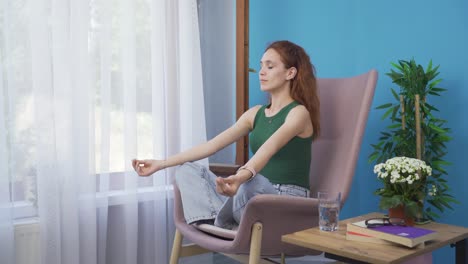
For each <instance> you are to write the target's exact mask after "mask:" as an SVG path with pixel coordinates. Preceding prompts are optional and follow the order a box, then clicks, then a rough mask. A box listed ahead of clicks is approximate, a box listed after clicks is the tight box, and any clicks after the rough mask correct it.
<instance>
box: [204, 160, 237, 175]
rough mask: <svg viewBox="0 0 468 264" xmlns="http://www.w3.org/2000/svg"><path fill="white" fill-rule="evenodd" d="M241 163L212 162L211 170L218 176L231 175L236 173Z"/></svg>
mask: <svg viewBox="0 0 468 264" xmlns="http://www.w3.org/2000/svg"><path fill="white" fill-rule="evenodd" d="M239 168H240V165H236V164H224V163H210V171H212V172H213V173H214V174H216V175H218V176H229V175H233V174H236V172H237V170H238V169H239Z"/></svg>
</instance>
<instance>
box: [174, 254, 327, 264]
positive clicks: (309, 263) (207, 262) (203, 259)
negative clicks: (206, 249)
mask: <svg viewBox="0 0 468 264" xmlns="http://www.w3.org/2000/svg"><path fill="white" fill-rule="evenodd" d="M277 261H278V262H279V260H277ZM239 263H240V262H238V261H235V260H233V259H231V258H228V257H226V256H224V255H222V254H218V253H207V254H202V255H198V256H193V257H186V258H181V259H180V261H179V264H239ZM331 263H336V262H335V261H333V260H329V259H326V258H324V257H323V256H307V257H302V258H291V259H286V264H331Z"/></svg>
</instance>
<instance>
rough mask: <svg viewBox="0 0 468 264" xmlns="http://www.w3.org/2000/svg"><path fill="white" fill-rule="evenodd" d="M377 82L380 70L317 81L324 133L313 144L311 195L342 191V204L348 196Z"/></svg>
mask: <svg viewBox="0 0 468 264" xmlns="http://www.w3.org/2000/svg"><path fill="white" fill-rule="evenodd" d="M376 82H377V71H376V70H371V71H369V72H367V73H365V74H362V75H358V76H355V77H350V78H334V79H326V78H325V79H323V78H322V79H320V78H319V79H318V80H317V87H318V94H319V98H320V121H321V133H320V136H319V137H318V138H317V139H316V140H314V142H313V143H312V161H311V173H310V185H311V197H317V192H318V191H341V194H342V204H343V203H344V202H345V200H346V199H347V197H348V193H349V190H350V187H351V183H352V179H353V176H354V173H355V169H356V164H357V159H358V157H359V150H360V148H361V142H362V138H363V136H364V130H365V126H366V122H367V117H368V114H369V111H370V107H371V104H372V98H373V96H374V90H375V86H376Z"/></svg>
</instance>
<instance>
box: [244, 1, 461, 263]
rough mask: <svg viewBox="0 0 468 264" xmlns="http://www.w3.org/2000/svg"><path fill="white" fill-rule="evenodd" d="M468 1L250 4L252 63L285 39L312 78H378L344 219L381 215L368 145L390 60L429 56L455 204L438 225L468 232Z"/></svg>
mask: <svg viewBox="0 0 468 264" xmlns="http://www.w3.org/2000/svg"><path fill="white" fill-rule="evenodd" d="M467 14H468V1H463V0H446V1H442V0H439V1H437V0H425V1H422V0H415V1H407V0H396V1H370V0H359V1H350V0H327V1H325V0H323V1H318V0H313V1H311V0H294V1H286V0H251V1H250V66H251V67H253V68H256V69H258V64H259V61H260V59H261V56H262V54H263V51H264V49H265V47H266V45H267V44H268V43H269V42H271V41H274V40H281V39H287V40H291V41H293V42H295V43H297V44H299V45H301V46H303V47H304V48H305V49H306V50H307V51H308V53H309V55H310V56H311V59H312V62H313V64H314V65H315V67H316V70H317V76H318V77H345V76H351V75H356V74H360V73H363V72H366V71H368V70H369V69H371V68H375V69H377V70H378V72H379V81H378V83H377V89H376V93H375V97H374V101H373V106H372V108H373V109H372V111H371V113H370V115H369V120H368V124H367V129H366V133H365V138H364V141H363V145H362V148H361V155H360V158H359V162H358V167H357V170H356V176H355V178H354V182H353V185H352V189H351V193H350V197H349V199H348V201H347V203H346V205H345V207H344V209H343V211H342V218H348V217H351V216H356V215H359V214H364V213H368V212H372V211H379V209H378V206H377V204H378V197H376V196H375V195H373V194H372V193H373V191H374V190H375V189H376V188H377V187H378V186H379V185H378V182H377V180H376V177H375V175H374V174H373V172H372V167H373V164H369V163H368V162H367V157H368V156H369V154H370V153H371V150H372V149H371V147H370V144H372V143H375V142H377V139H378V135H379V133H380V131H382V130H383V129H384V127H385V125H386V123H385V122H383V121H381V118H380V117H381V116H382V114H383V112H382V111H379V110H375V109H374V108H375V107H376V106H378V105H381V104H383V103H387V102H389V101H392V100H393V99H392V96H391V93H390V88H392V87H393V88H396V87H395V85H393V84H392V83H391V80H390V78H389V77H387V76H386V75H385V73H386V72H388V71H389V70H390V68H391V65H390V62H395V61H397V60H398V59H411V58H413V57H414V59H415V60H416V62H418V63H420V64H422V65H423V66H426V65H427V63H428V62H429V60H430V59H432V60H433V63H434V64H436V65H438V64H440V72H441V74H440V77H441V78H443V79H444V81H443V82H442V83H441V84H440V87H444V88H447V89H448V92H446V93H445V95H444V96H443V98H434V99H431V100H433V103H434V104H435V105H436V106H437V107H438V108H439V109H440V117H442V118H445V119H447V120H448V127H450V128H452V131H453V132H452V136H453V140H452V141H451V142H450V143H449V144H448V155H447V156H446V159H447V160H448V161H450V162H452V163H453V165H452V166H449V167H448V168H447V170H448V172H449V177H448V181H449V185H450V186H451V188H452V192H451V193H452V194H453V195H454V196H455V197H456V198H457V199H458V200H459V201H462V203H461V204H459V205H455V206H454V207H455V210H454V211H446V212H444V213H443V214H442V217H441V218H440V219H439V221H440V222H444V223H448V224H455V225H461V226H465V227H468V207H467V204H466V203H465V202H463V201H467V200H468V192H467V191H466V189H468V188H467V187H468V180H467V179H468V173H467V172H466V169H465V167H464V166H466V164H467V163H468V158H466V157H467V154H466V153H465V152H466V150H468V136H467V135H468V122H467V121H468V117H467V115H466V112H467V106H466V105H465V104H464V103H465V102H466V101H468V78H467V77H465V76H468V15H467ZM265 102H266V97H265V95H264V94H262V93H261V92H260V88H259V85H258V76H257V75H256V74H251V76H250V104H251V105H256V104H263V103H265ZM433 256H434V263H453V261H454V250H453V249H451V248H449V247H446V248H443V249H441V250H438V251H436V252H435V253H434V255H433Z"/></svg>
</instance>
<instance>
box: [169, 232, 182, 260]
mask: <svg viewBox="0 0 468 264" xmlns="http://www.w3.org/2000/svg"><path fill="white" fill-rule="evenodd" d="M182 238H183V236H182V234H181V233H180V232H179V230H177V229H176V231H175V235H174V243H173V244H172V253H171V261H170V264H177V263H179V257H180V251H181V248H182Z"/></svg>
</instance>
